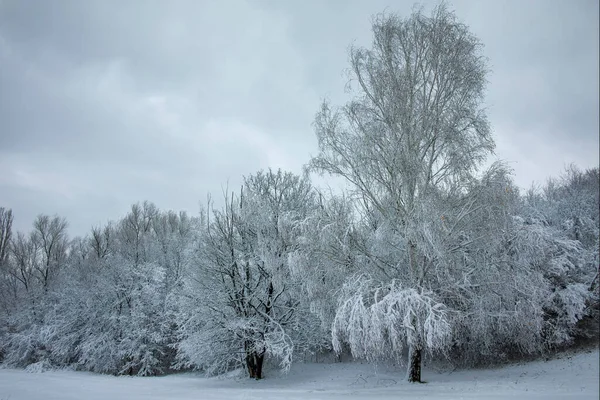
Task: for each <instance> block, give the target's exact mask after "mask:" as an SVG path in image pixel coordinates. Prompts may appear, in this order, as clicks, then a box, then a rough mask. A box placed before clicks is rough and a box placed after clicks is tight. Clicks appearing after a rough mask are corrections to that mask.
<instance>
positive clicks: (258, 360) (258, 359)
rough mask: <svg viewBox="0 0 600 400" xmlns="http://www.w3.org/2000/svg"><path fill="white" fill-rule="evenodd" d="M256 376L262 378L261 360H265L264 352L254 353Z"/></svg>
mask: <svg viewBox="0 0 600 400" xmlns="http://www.w3.org/2000/svg"><path fill="white" fill-rule="evenodd" d="M255 357H256V376H255V378H256V379H257V380H258V379H262V369H263V361H264V360H265V353H262V354H256V355H255Z"/></svg>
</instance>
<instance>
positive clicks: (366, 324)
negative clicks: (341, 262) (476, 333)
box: [332, 276, 451, 361]
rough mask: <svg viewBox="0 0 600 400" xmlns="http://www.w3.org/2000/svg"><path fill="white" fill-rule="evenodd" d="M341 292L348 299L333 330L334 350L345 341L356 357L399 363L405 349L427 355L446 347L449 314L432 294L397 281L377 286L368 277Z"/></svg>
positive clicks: (357, 279) (359, 279)
mask: <svg viewBox="0 0 600 400" xmlns="http://www.w3.org/2000/svg"><path fill="white" fill-rule="evenodd" d="M342 291H343V293H344V294H346V295H345V296H344V295H342V298H343V299H344V300H342V301H341V302H340V305H339V307H338V309H337V312H336V316H335V319H334V322H333V328H332V341H333V347H334V349H335V351H336V352H338V353H339V352H341V351H342V344H343V343H347V344H348V345H349V347H350V351H351V352H352V355H353V356H354V357H357V358H365V359H367V360H370V361H372V360H375V359H381V358H394V359H400V358H401V356H402V352H403V350H404V348H405V346H414V347H416V348H421V349H423V350H429V351H433V350H443V349H444V348H446V347H447V346H448V344H449V339H450V334H451V326H450V323H449V321H448V310H447V308H446V307H445V306H444V305H443V304H441V303H439V302H437V301H436V300H435V299H434V297H433V293H431V292H427V291H422V292H419V291H418V290H416V289H413V288H404V287H402V286H401V285H400V284H399V283H398V282H397V281H392V282H391V283H389V284H379V285H378V284H376V283H375V282H373V281H372V280H369V279H367V278H366V277H364V276H358V277H357V278H356V279H354V280H352V281H351V282H350V283H348V284H346V285H345V286H344V288H343V289H342Z"/></svg>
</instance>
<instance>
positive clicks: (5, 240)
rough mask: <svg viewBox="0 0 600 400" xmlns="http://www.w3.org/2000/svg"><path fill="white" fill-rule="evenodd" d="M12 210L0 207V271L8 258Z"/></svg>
mask: <svg viewBox="0 0 600 400" xmlns="http://www.w3.org/2000/svg"><path fill="white" fill-rule="evenodd" d="M12 223H13V214H12V210H11V209H10V208H9V209H6V208H4V207H0V269H1V268H2V266H3V265H4V264H5V263H6V260H7V258H8V248H9V245H10V240H11V236H12Z"/></svg>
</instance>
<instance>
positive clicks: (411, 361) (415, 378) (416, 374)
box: [408, 345, 421, 383]
mask: <svg viewBox="0 0 600 400" xmlns="http://www.w3.org/2000/svg"><path fill="white" fill-rule="evenodd" d="M408 381H409V382H415V383H421V347H420V346H419V345H416V346H415V345H412V346H410V350H409V352H408Z"/></svg>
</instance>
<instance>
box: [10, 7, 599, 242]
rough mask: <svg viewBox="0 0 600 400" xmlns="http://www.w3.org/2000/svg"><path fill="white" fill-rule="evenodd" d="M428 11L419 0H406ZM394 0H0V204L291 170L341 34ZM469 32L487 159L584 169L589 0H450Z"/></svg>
mask: <svg viewBox="0 0 600 400" xmlns="http://www.w3.org/2000/svg"><path fill="white" fill-rule="evenodd" d="M422 4H425V5H426V9H427V10H430V9H431V5H432V4H433V2H422ZM386 7H387V9H388V10H389V11H394V12H398V13H400V14H401V15H408V14H409V13H410V11H411V9H412V2H411V1H383V0H381V1H380V0H356V1H346V0H337V1H334V0H309V1H307V0H294V1H291V0H290V1H277V0H270V1H267V0H258V1H234V0H222V1H217V0H214V1H209V0H205V1H203V0H190V1H176V0H160V1H159V0H156V1H151V0H139V1H133V0H127V1H121V0H119V1H116V0H115V1H108V0H98V1H96V0H56V1H45V0H14V1H13V0H0V206H4V207H8V208H12V209H13V212H14V214H15V223H14V228H15V229H17V230H23V231H25V230H29V227H30V226H31V223H32V221H33V219H34V218H35V216H36V215H37V214H39V213H46V214H59V215H61V216H65V217H66V218H67V219H68V221H69V223H70V233H71V234H72V235H75V234H78V235H79V234H85V233H87V232H88V231H89V229H90V227H91V226H92V225H98V224H101V223H105V222H106V221H108V220H109V219H111V220H112V219H117V218H120V217H121V216H123V215H124V214H125V213H126V212H127V209H128V208H129V207H130V205H131V204H132V203H134V202H136V201H141V200H150V201H153V202H154V203H156V204H157V206H158V207H160V208H163V209H175V210H181V209H184V210H187V211H189V212H191V213H196V212H197V211H198V210H199V203H204V202H205V200H206V194H207V193H208V192H211V193H213V194H214V195H215V196H219V195H220V193H221V189H222V187H223V186H225V185H226V184H227V183H228V182H229V186H230V187H231V188H237V187H238V186H239V184H240V183H241V179H242V176H243V175H248V174H251V173H254V172H256V171H257V170H259V169H262V168H267V167H273V168H279V167H281V168H283V169H287V170H291V171H293V172H300V171H301V168H302V165H303V164H304V163H306V162H307V161H308V160H309V158H310V155H311V154H313V155H314V154H316V152H317V147H316V139H315V136H314V132H313V130H312V128H311V123H312V120H313V117H314V114H315V112H316V110H317V108H318V105H319V102H320V101H321V100H322V99H323V98H324V97H328V98H330V99H331V100H332V101H333V102H334V103H338V104H339V103H340V102H342V101H343V100H344V99H345V97H344V90H343V89H344V84H345V78H344V76H343V75H342V71H343V70H344V68H346V67H347V65H348V64H347V47H348V45H349V44H351V43H353V42H354V43H357V44H359V45H369V43H370V40H371V32H370V17H371V15H372V14H375V13H378V12H381V11H383V10H384V9H386ZM450 7H451V8H452V9H454V10H455V11H456V13H457V15H458V17H459V19H461V20H462V21H463V22H465V23H467V24H468V25H469V26H470V27H471V29H472V31H473V32H474V33H475V34H476V35H477V36H478V37H479V38H480V39H481V40H482V42H483V43H484V44H485V54H486V56H487V57H489V59H490V64H491V65H490V66H491V68H492V70H493V73H492V74H491V75H490V77H489V81H490V83H489V90H488V96H487V104H488V107H489V116H490V121H491V124H492V128H493V130H494V133H495V139H496V143H497V151H496V153H497V157H499V158H501V159H504V160H507V161H509V162H510V163H511V166H512V167H513V168H514V170H515V174H516V176H515V179H516V182H517V184H518V185H519V186H521V187H529V186H530V184H531V182H532V181H536V182H544V181H545V180H546V179H547V177H548V176H556V175H558V174H560V173H561V171H562V170H563V169H564V166H565V165H566V164H568V163H570V162H574V163H576V164H578V165H579V166H581V167H584V168H585V167H593V166H597V165H598V152H599V150H598V147H599V143H598V137H599V133H598V129H599V128H598V108H599V105H598V1H597V0H563V1H549V0H539V1H534V0H507V1H498V0H493V1H492V0H489V1H481V0H473V1H454V2H451V3H450Z"/></svg>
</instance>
